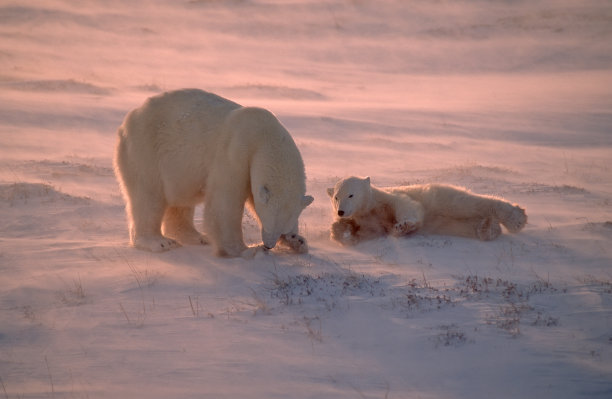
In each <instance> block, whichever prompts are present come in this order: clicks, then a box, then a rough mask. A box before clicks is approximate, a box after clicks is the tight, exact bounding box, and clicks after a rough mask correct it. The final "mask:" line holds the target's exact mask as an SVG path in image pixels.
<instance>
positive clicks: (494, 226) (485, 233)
mask: <svg viewBox="0 0 612 399" xmlns="http://www.w3.org/2000/svg"><path fill="white" fill-rule="evenodd" d="M501 233H502V230H501V226H500V225H499V222H497V220H495V219H493V218H491V217H488V218H485V219H482V220H481V221H480V222H479V223H478V225H477V226H476V235H477V236H478V238H479V239H481V240H482V241H491V240H494V239H496V238H497V237H499V236H500V234H501Z"/></svg>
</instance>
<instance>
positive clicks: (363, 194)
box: [327, 176, 372, 218]
mask: <svg viewBox="0 0 612 399" xmlns="http://www.w3.org/2000/svg"><path fill="white" fill-rule="evenodd" d="M327 194H328V195H329V196H330V198H331V201H332V205H333V207H334V213H335V214H336V215H338V216H339V217H341V218H350V217H351V216H353V215H354V214H355V213H358V212H360V211H364V210H367V209H368V208H369V204H370V201H371V199H372V187H371V186H370V178H369V177H366V178H365V179H362V178H359V177H354V176H353V177H348V178H346V179H342V180H340V181H339V182H338V183H336V185H335V186H334V187H333V188H328V189H327Z"/></svg>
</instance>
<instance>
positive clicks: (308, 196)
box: [302, 195, 314, 208]
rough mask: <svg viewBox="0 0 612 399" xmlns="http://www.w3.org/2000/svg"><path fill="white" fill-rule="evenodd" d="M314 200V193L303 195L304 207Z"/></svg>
mask: <svg viewBox="0 0 612 399" xmlns="http://www.w3.org/2000/svg"><path fill="white" fill-rule="evenodd" d="M312 201H314V198H313V196H312V195H305V196H304V197H302V207H303V208H306V207H307V206H308V205H310V204H312Z"/></svg>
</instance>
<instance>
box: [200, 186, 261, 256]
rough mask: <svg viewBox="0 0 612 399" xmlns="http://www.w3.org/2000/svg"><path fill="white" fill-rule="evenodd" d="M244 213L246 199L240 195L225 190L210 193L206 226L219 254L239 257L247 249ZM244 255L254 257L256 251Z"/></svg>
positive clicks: (205, 219)
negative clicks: (243, 235) (243, 221)
mask: <svg viewBox="0 0 612 399" xmlns="http://www.w3.org/2000/svg"><path fill="white" fill-rule="evenodd" d="M243 213H244V199H243V198H240V196H236V195H234V194H228V193H223V192H216V193H214V194H213V193H210V194H208V198H207V199H206V201H205V205H204V227H205V229H206V233H207V237H208V239H209V240H210V242H211V243H212V244H213V245H214V246H215V250H216V254H217V256H223V257H238V256H243V252H244V251H245V250H247V246H246V245H245V244H244V240H243V238H242V215H243ZM251 252H253V251H251ZM244 255H245V256H246V257H247V258H248V257H252V256H254V255H255V252H253V253H252V256H249V255H250V253H246V254H244ZM245 256H243V257H245Z"/></svg>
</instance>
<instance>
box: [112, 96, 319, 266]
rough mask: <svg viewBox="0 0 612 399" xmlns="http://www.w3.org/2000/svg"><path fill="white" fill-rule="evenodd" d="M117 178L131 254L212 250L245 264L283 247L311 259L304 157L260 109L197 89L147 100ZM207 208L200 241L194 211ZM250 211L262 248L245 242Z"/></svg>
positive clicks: (131, 124) (119, 158) (122, 147)
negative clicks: (303, 232) (303, 216)
mask: <svg viewBox="0 0 612 399" xmlns="http://www.w3.org/2000/svg"><path fill="white" fill-rule="evenodd" d="M118 136H119V138H118V142H117V147H116V151H115V159H114V163H115V173H116V175H117V178H118V180H119V182H120V184H121V187H122V189H123V193H124V196H125V199H126V203H127V206H126V210H127V216H128V220H129V225H130V241H131V243H132V245H133V246H135V247H137V248H141V249H146V250H150V251H154V252H158V251H165V250H168V249H170V248H173V247H176V246H178V245H179V244H206V243H208V241H209V240H210V242H211V243H212V244H213V245H214V247H215V250H216V254H217V255H218V256H229V257H235V256H242V257H245V258H249V257H252V256H254V255H255V254H256V253H257V252H258V251H265V250H267V249H270V248H273V247H274V246H275V245H276V243H277V242H281V243H283V244H285V245H287V246H289V247H290V248H291V249H292V250H294V251H295V252H298V253H304V252H307V250H308V246H307V244H306V240H305V239H304V238H303V237H301V236H300V235H298V217H299V216H300V213H301V212H302V210H303V209H304V208H305V207H306V206H308V205H309V204H310V203H311V202H312V200H313V198H312V197H311V196H307V195H305V192H306V182H305V180H306V177H305V173H304V163H303V161H302V157H301V155H300V153H299V151H298V149H297V147H296V145H295V143H294V141H293V139H292V138H291V136H290V135H289V133H288V132H287V130H286V129H285V128H284V127H283V126H282V125H281V123H280V122H279V121H278V119H276V117H275V116H274V115H273V114H272V113H270V112H269V111H266V110H264V109H261V108H248V107H242V106H240V105H238V104H236V103H234V102H232V101H229V100H227V99H224V98H222V97H219V96H217V95H214V94H211V93H207V92H205V91H202V90H197V89H186V90H178V91H172V92H167V93H164V94H161V95H158V96H155V97H151V98H149V99H148V100H147V101H146V102H145V103H144V104H143V105H142V106H141V107H140V108H137V109H135V110H133V111H132V112H130V113H129V114H128V115H127V116H126V118H125V120H124V121H123V124H122V125H121V127H119V130H118ZM202 201H204V203H205V205H204V227H205V230H206V233H207V236H203V235H201V234H200V233H199V232H198V231H197V230H196V229H195V227H194V225H193V216H194V207H195V205H196V204H198V203H200V202H202ZM245 203H247V204H248V205H249V207H250V208H251V209H252V210H253V211H254V213H255V215H256V216H257V218H258V220H259V223H260V226H261V236H262V241H263V245H258V246H253V247H247V246H246V245H245V244H244V241H243V236H242V216H243V212H244V206H245Z"/></svg>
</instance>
